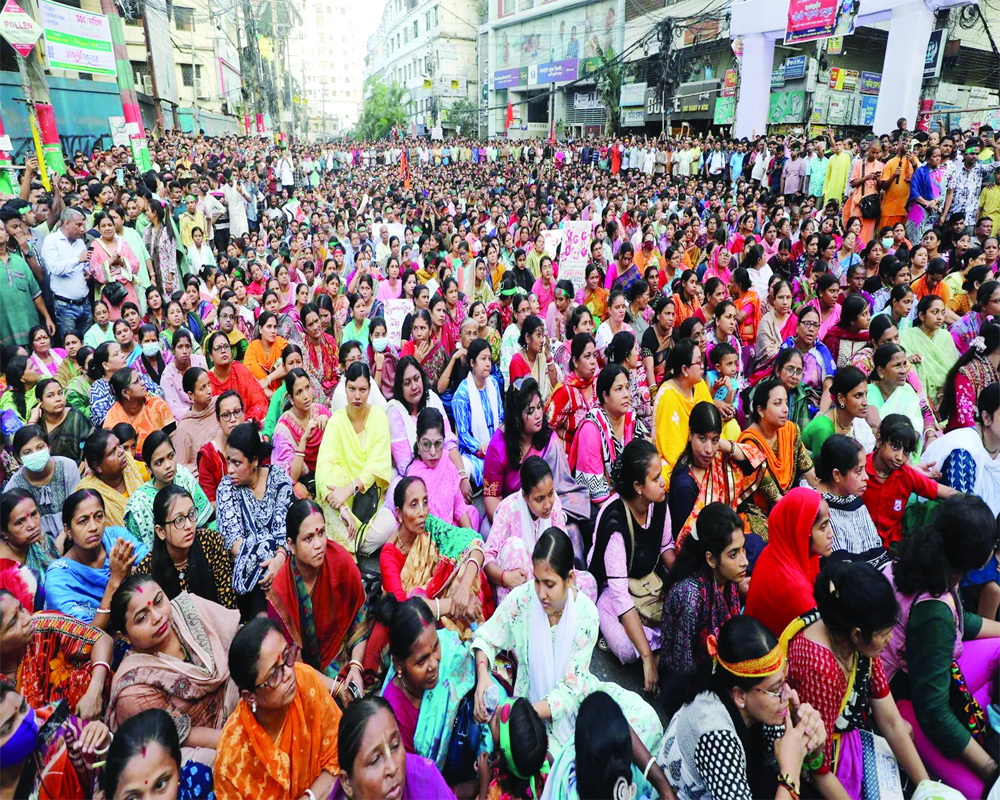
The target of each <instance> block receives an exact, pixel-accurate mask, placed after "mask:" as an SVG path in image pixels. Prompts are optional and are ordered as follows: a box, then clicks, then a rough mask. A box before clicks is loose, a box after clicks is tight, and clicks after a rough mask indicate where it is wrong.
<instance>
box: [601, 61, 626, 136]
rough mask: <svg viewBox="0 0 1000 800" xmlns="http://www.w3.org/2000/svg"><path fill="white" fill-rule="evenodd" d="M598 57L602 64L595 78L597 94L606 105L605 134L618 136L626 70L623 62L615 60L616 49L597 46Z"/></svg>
mask: <svg viewBox="0 0 1000 800" xmlns="http://www.w3.org/2000/svg"><path fill="white" fill-rule="evenodd" d="M597 55H598V57H599V58H600V59H601V64H600V66H599V67H598V68H597V71H596V72H597V74H596V76H595V78H596V81H597V94H598V96H599V97H600V98H601V102H602V103H604V113H605V115H606V117H605V121H604V132H605V133H606V134H608V135H610V136H617V135H618V132H619V130H620V129H621V96H622V79H623V77H624V74H623V73H624V69H623V67H622V63H621V61H619V60H618V59H617V58H615V51H614V48H611V47H609V48H608V49H607V50H604V49H603V48H602V47H601V46H600V45H597Z"/></svg>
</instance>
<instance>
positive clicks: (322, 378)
mask: <svg viewBox="0 0 1000 800" xmlns="http://www.w3.org/2000/svg"><path fill="white" fill-rule="evenodd" d="M302 325H303V327H304V328H305V332H306V335H305V346H306V353H305V355H306V358H305V369H306V372H308V373H309V375H310V376H311V377H313V378H314V379H315V380H316V381H317V382H318V383H319V385H320V387H321V388H322V391H323V397H322V398H317V399H318V400H320V401H324V402H329V400H330V398H331V397H332V396H333V390H334V389H336V388H337V381H339V380H340V374H339V371H338V366H339V364H338V361H337V340H336V339H334V338H333V337H332V336H331V335H330V334H328V333H326V332H325V331H324V330H323V322H322V320H321V319H320V314H319V308H318V306H316V305H315V304H313V303H307V304H306V305H304V306H303V307H302Z"/></svg>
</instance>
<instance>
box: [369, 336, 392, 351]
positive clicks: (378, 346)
mask: <svg viewBox="0 0 1000 800" xmlns="http://www.w3.org/2000/svg"><path fill="white" fill-rule="evenodd" d="M388 346H389V340H388V339H372V350H374V351H375V352H376V353H381V352H384V351H385V348H386V347H388Z"/></svg>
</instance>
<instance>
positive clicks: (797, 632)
mask: <svg viewBox="0 0 1000 800" xmlns="http://www.w3.org/2000/svg"><path fill="white" fill-rule="evenodd" d="M814 594H815V599H816V606H817V607H816V608H815V609H813V610H811V611H808V612H806V613H805V614H803V615H801V616H800V617H798V618H797V619H795V620H793V622H792V624H791V625H790V626H789V627H788V629H787V630H786V631H785V632H784V634H783V636H782V639H784V640H787V641H788V685H789V686H790V687H791V688H792V689H794V690H795V691H796V692H798V696H799V700H800V702H803V703H808V704H809V705H810V706H812V707H813V708H815V709H816V710H817V711H818V712H819V714H820V716H821V717H822V719H823V725H824V727H825V728H826V729H827V731H829V732H830V736H829V737H828V738H827V741H826V746H825V747H824V748H823V763H822V765H821V766H820V767H819V769H817V770H816V771H815V772H813V775H812V780H813V783H814V784H815V785H816V788H817V789H818V790H819V791H820V793H821V794H822V795H823V796H824V797H837V796H843V795H842V794H841V793H846V796H847V797H861V796H863V795H864V791H863V787H862V784H863V782H864V776H865V773H866V771H870V769H872V768H875V765H874V763H870V764H869V765H868V768H869V769H868V770H866V769H865V763H864V762H865V760H866V759H865V756H864V751H865V748H864V747H863V745H862V741H863V740H864V739H865V738H866V737H870V736H871V728H872V726H873V725H874V726H876V728H877V730H878V732H879V735H881V736H883V737H885V739H886V740H887V741H888V744H889V747H890V749H891V750H892V752H893V755H894V756H895V757H896V760H897V761H898V762H899V765H900V766H901V767H902V768H903V770H904V771H905V772H906V773H907V774H908V775H909V776H910V778H911V779H912V781H913V782H914V783H920V782H921V781H923V780H927V778H928V776H927V770H926V769H925V768H924V765H923V763H922V762H921V761H920V756H919V755H917V751H916V748H915V747H914V746H913V742H912V741H911V739H910V737H909V734H908V731H907V725H906V724H905V723H904V722H903V718H902V717H901V716H900V714H899V710H898V709H897V708H896V703H895V701H894V700H893V698H892V695H891V694H890V693H889V681H888V679H887V678H886V676H885V670H884V669H883V667H882V661H881V659H880V658H879V654H880V653H881V652H882V650H884V649H885V646H886V644H887V643H888V641H889V638H890V636H891V634H892V629H893V627H894V626H895V624H896V618H897V616H898V615H899V603H898V602H897V601H896V598H895V596H894V594H893V589H892V585H891V584H890V583H889V581H887V580H886V579H885V576H883V575H882V574H881V573H880V572H879V571H878V570H876V569H875V568H874V567H872V566H871V565H870V564H866V563H852V562H850V561H840V562H831V563H829V564H827V565H826V567H825V568H824V569H823V571H822V572H820V574H819V576H818V577H817V579H816V585H815V589H814ZM845 654H846V655H845ZM869 741H870V739H869ZM868 760H869V761H874V759H873V758H871V757H869V759H868Z"/></svg>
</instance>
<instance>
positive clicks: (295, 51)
mask: <svg viewBox="0 0 1000 800" xmlns="http://www.w3.org/2000/svg"><path fill="white" fill-rule="evenodd" d="M353 9H354V4H353V3H351V2H349V0H308V2H305V3H303V4H302V6H301V7H300V14H301V16H302V24H301V25H300V26H297V27H296V28H294V29H293V31H292V34H291V40H292V42H291V47H290V50H289V55H290V66H291V73H292V75H293V76H294V77H295V79H296V81H297V82H298V85H299V86H300V87H301V90H300V93H299V94H300V97H299V101H300V103H301V104H303V105H305V109H306V116H307V117H308V119H309V125H308V137H309V138H310V139H313V140H323V139H327V138H331V137H334V136H337V135H340V134H342V133H343V132H344V131H346V130H348V129H350V128H351V127H352V126H353V125H354V124H355V123H356V122H357V121H358V114H359V112H360V109H361V100H362V71H363V69H362V67H363V64H362V58H363V56H364V45H363V44H361V43H359V41H358V27H357V22H356V19H355V17H356V15H355V13H353Z"/></svg>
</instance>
